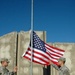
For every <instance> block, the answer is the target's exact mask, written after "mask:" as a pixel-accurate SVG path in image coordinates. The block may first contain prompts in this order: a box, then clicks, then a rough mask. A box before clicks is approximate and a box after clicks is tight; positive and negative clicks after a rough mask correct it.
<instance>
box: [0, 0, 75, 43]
mask: <svg viewBox="0 0 75 75" xmlns="http://www.w3.org/2000/svg"><path fill="white" fill-rule="evenodd" d="M30 10H31V0H0V36H2V35H4V34H7V33H10V32H13V31H18V32H19V31H21V30H24V31H27V30H30V17H31V16H30V14H31V12H30ZM34 30H40V31H43V30H44V31H46V32H47V42H75V0H34Z"/></svg>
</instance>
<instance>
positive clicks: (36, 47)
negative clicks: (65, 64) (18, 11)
mask: <svg viewBox="0 0 75 75" xmlns="http://www.w3.org/2000/svg"><path fill="white" fill-rule="evenodd" d="M31 49H32V48H31V40H30V45H29V47H28V49H27V51H26V52H25V53H24V54H23V57H24V58H26V59H28V60H31V58H32V60H33V62H34V63H38V64H42V65H49V61H50V60H51V61H52V62H53V63H54V64H56V65H57V64H58V59H59V58H60V57H62V56H63V54H64V52H65V51H64V50H62V49H59V48H56V47H53V46H50V45H48V44H47V43H45V42H44V41H42V40H41V39H40V38H39V36H38V35H37V34H36V33H35V32H34V31H33V50H32V51H31ZM31 53H32V57H31Z"/></svg>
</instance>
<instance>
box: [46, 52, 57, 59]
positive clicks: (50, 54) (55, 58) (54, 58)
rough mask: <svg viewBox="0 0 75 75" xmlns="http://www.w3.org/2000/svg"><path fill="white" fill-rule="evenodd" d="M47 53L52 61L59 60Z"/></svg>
mask: <svg viewBox="0 0 75 75" xmlns="http://www.w3.org/2000/svg"><path fill="white" fill-rule="evenodd" d="M46 53H47V54H48V55H49V56H50V57H51V58H52V59H54V60H58V59H57V58H54V57H52V56H51V54H49V53H48V52H46Z"/></svg>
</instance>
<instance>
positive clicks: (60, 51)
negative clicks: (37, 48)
mask: <svg viewBox="0 0 75 75" xmlns="http://www.w3.org/2000/svg"><path fill="white" fill-rule="evenodd" d="M45 45H46V46H47V47H49V48H52V49H55V50H58V51H60V52H65V51H64V50H62V49H59V48H57V47H53V46H50V45H48V44H47V43H45Z"/></svg>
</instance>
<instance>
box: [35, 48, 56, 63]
mask: <svg viewBox="0 0 75 75" xmlns="http://www.w3.org/2000/svg"><path fill="white" fill-rule="evenodd" d="M34 51H36V52H39V53H41V54H44V55H45V56H47V57H48V58H49V59H50V60H52V61H55V62H57V60H56V59H53V58H51V57H50V56H49V55H48V54H46V53H45V52H43V51H41V50H38V49H34Z"/></svg>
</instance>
